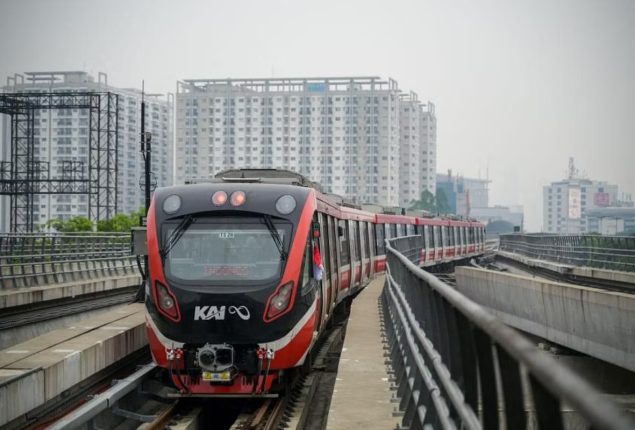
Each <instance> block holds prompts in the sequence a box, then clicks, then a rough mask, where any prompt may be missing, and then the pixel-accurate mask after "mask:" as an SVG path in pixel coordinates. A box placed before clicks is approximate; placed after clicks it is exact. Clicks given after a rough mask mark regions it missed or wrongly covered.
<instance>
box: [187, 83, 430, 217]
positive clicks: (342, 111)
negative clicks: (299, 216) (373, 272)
mask: <svg viewBox="0 0 635 430" xmlns="http://www.w3.org/2000/svg"><path fill="white" fill-rule="evenodd" d="M177 87H178V89H177V95H176V138H177V140H176V162H175V166H176V182H177V183H183V182H185V181H186V180H187V179H190V178H201V177H210V176H213V175H214V174H216V173H218V172H219V171H221V170H225V169H230V168H243V167H247V168H286V169H289V170H294V171H297V172H299V173H301V174H303V175H305V176H307V177H309V178H310V179H311V180H313V181H317V182H319V183H320V184H321V186H322V188H323V189H324V190H325V191H326V192H331V193H335V194H340V195H343V196H346V197H348V198H351V199H352V200H353V201H355V202H358V203H378V204H382V205H387V206H397V205H398V204H399V203H400V202H402V201H403V199H401V198H400V197H401V196H402V194H404V193H405V195H408V196H409V195H410V194H409V193H410V191H409V189H408V191H406V188H404V187H401V184H400V182H401V181H404V180H406V179H401V178H400V169H401V167H402V166H401V162H400V158H401V154H402V150H401V148H402V145H404V144H405V140H404V139H403V136H404V135H405V134H406V133H404V132H403V131H402V127H401V122H400V121H401V118H402V115H401V113H402V111H404V110H403V109H402V107H401V106H402V105H401V103H402V101H401V99H402V97H401V96H400V91H399V89H398V87H397V83H396V82H395V81H394V80H387V81H385V80H381V79H380V78H376V77H346V78H298V79H291V78H289V79H209V80H186V81H183V82H179V83H178V86H177ZM407 103H408V104H409V105H410V106H411V107H412V108H413V109H415V110H416V112H417V113H416V114H415V113H413V114H412V115H408V117H407V118H408V119H407V121H408V124H409V127H413V126H414V127H415V128H416V130H415V131H413V132H412V133H408V135H409V136H410V134H412V135H413V136H416V138H414V139H410V138H409V139H408V144H409V145H411V146H412V148H410V146H409V148H408V151H414V152H416V153H417V162H416V163H417V165H416V166H410V165H409V166H407V167H408V169H410V170H409V174H412V175H415V179H414V180H413V182H414V183H413V184H410V181H408V184H407V186H411V185H412V186H413V187H421V186H424V187H427V186H428V184H427V183H423V184H422V183H421V180H420V179H419V176H420V175H419V172H418V171H417V169H418V168H419V165H420V162H421V155H420V153H421V151H422V149H421V141H423V140H424V137H423V136H422V135H421V133H420V130H421V124H422V123H424V121H428V124H430V125H426V129H425V130H426V137H425V139H427V140H425V142H426V151H428V152H429V151H431V152H432V155H433V156H434V152H435V149H436V148H434V146H435V139H436V124H435V123H434V121H432V120H431V119H430V118H432V119H433V118H434V109H432V111H431V112H430V111H429V110H424V108H423V105H421V104H420V103H419V102H417V101H416V96H415V99H414V100H410V99H408V101H407ZM430 106H431V105H430ZM424 111H425V112H427V113H428V116H427V117H426V118H427V119H426V120H424V118H423V117H425V115H424ZM411 117H412V118H411ZM404 118H405V117H404ZM432 128H434V131H433V132H432V131H430V130H429V129H432ZM425 159H426V162H427V163H434V158H430V157H428V156H427V157H426V158H425ZM418 192H420V190H417V193H418ZM417 193H415V194H417Z"/></svg>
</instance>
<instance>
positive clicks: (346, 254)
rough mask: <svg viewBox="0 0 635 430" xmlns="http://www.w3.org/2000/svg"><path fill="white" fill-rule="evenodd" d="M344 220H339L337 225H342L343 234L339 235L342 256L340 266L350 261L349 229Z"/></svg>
mask: <svg viewBox="0 0 635 430" xmlns="http://www.w3.org/2000/svg"><path fill="white" fill-rule="evenodd" d="M346 224H347V223H346V221H344V220H340V221H339V226H340V227H342V230H343V231H344V234H343V235H342V236H340V241H339V242H340V256H341V257H342V266H344V265H346V264H349V263H350V262H351V256H350V251H349V250H348V246H349V245H348V241H349V231H348V226H347V225H346Z"/></svg>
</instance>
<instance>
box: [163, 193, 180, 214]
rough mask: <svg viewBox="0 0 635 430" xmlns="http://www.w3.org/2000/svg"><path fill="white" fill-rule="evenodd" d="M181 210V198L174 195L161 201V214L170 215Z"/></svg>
mask: <svg viewBox="0 0 635 430" xmlns="http://www.w3.org/2000/svg"><path fill="white" fill-rule="evenodd" d="M180 208H181V197H179V196H177V195H176V194H172V195H171V196H168V197H167V198H166V199H165V200H163V212H165V213H166V214H168V215H170V214H173V213H174V212H176V211H178V210H179V209H180Z"/></svg>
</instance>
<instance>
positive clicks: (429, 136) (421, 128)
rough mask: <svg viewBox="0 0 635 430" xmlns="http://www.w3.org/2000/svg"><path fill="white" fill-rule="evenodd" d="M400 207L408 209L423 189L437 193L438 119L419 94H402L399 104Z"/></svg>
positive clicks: (430, 104)
mask: <svg viewBox="0 0 635 430" xmlns="http://www.w3.org/2000/svg"><path fill="white" fill-rule="evenodd" d="M399 130H400V135H399V142H400V144H399V149H400V152H399V158H400V165H401V168H400V169H399V204H400V206H402V207H408V206H410V205H411V203H412V201H413V200H418V199H419V198H420V196H421V192H422V191H423V190H426V189H427V190H428V191H430V192H431V193H433V194H434V192H435V183H436V181H435V169H436V154H435V153H436V117H435V115H434V105H433V104H432V103H428V104H423V103H421V102H420V101H419V100H418V97H417V94H415V93H413V92H411V93H409V94H402V95H401V98H400V101H399Z"/></svg>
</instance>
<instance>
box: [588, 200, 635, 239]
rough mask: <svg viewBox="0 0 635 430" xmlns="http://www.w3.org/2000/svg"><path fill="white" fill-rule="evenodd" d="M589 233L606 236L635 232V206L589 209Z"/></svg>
mask: <svg viewBox="0 0 635 430" xmlns="http://www.w3.org/2000/svg"><path fill="white" fill-rule="evenodd" d="M587 226H588V229H587V230H588V232H589V233H600V234H602V235H605V236H614V235H620V234H625V233H626V234H633V233H635V208H633V207H632V206H631V207H626V206H624V207H606V208H595V209H589V210H588V211H587Z"/></svg>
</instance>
